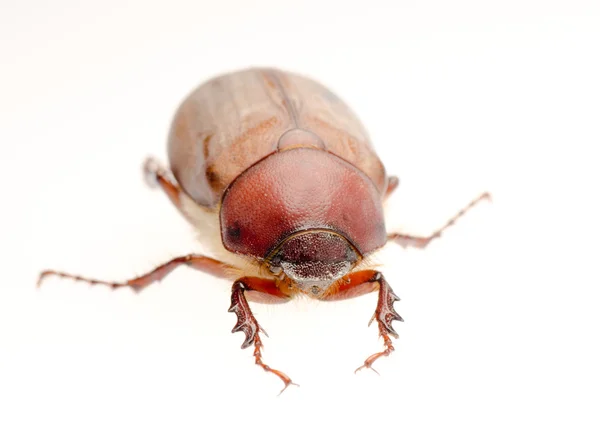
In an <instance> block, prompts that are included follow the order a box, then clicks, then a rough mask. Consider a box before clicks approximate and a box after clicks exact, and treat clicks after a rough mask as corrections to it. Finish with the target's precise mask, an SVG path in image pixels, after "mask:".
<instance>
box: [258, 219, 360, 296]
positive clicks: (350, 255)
mask: <svg viewBox="0 0 600 423" xmlns="http://www.w3.org/2000/svg"><path fill="white" fill-rule="evenodd" d="M359 257H360V254H359V253H358V252H357V251H356V249H355V248H354V246H353V245H352V244H350V242H348V240H347V239H346V238H344V237H343V236H341V235H339V234H337V233H336V232H332V231H328V230H309V231H303V232H299V233H296V234H293V235H292V236H290V237H288V238H287V239H285V240H284V241H283V242H282V243H281V244H280V245H279V247H278V248H277V249H276V250H275V253H274V255H273V256H272V257H271V258H270V259H269V263H270V265H271V269H272V270H275V271H276V270H278V268H280V269H281V271H282V272H283V273H284V274H285V275H286V276H287V277H288V278H290V279H291V280H293V281H294V283H295V285H296V287H297V288H298V289H299V290H300V291H302V292H303V293H305V294H308V295H311V296H320V295H322V294H324V293H325V291H326V290H327V288H329V286H330V285H331V284H332V283H333V282H335V281H336V280H338V279H340V278H341V277H343V276H344V275H346V274H347V273H348V272H349V271H350V270H352V268H353V267H354V266H355V264H356V263H357V261H358V260H359Z"/></svg>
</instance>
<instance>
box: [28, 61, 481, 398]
mask: <svg viewBox="0 0 600 423" xmlns="http://www.w3.org/2000/svg"><path fill="white" fill-rule="evenodd" d="M168 156H169V163H170V171H171V172H169V171H168V170H167V169H165V168H163V167H161V166H160V165H159V164H158V162H157V161H156V160H155V159H152V158H149V159H147V160H146V162H145V164H144V173H145V175H146V177H147V178H148V180H149V182H151V183H152V185H155V186H158V187H160V188H161V189H162V191H163V192H164V193H165V194H166V195H167V197H168V198H169V200H170V201H171V202H172V203H173V205H175V207H176V208H177V209H178V210H179V211H180V212H181V213H182V214H183V216H184V217H185V218H186V219H187V220H188V221H189V222H190V223H191V224H192V225H193V226H194V227H195V228H196V229H197V232H198V234H199V236H200V239H201V242H202V243H203V244H204V245H205V246H206V247H208V249H209V250H210V251H211V255H212V257H209V256H204V255H198V254H189V255H186V256H181V257H176V258H174V259H172V260H170V261H168V262H166V263H164V264H162V265H160V266H158V267H157V268H155V269H154V270H152V271H150V272H149V273H147V274H144V275H142V276H139V277H137V278H134V279H130V280H128V281H126V282H124V283H122V282H106V281H99V280H95V279H91V278H84V277H81V276H77V275H72V274H68V273H64V272H59V271H55V270H45V271H43V272H42V273H41V274H40V278H39V280H38V286H39V285H40V284H41V282H42V280H43V279H44V278H46V277H47V276H50V275H56V276H60V277H65V278H71V279H75V280H78V281H83V282H87V283H91V284H103V285H109V286H111V287H113V288H120V287H125V286H128V287H131V288H133V289H135V290H136V291H140V290H142V289H143V288H145V287H146V286H148V285H149V284H151V283H152V282H155V281H159V280H161V279H162V278H164V277H165V276H166V275H167V274H168V273H170V272H171V271H172V270H173V269H175V268H177V267H178V266H180V265H187V266H189V267H192V268H194V269H196V270H199V271H202V272H205V273H209V274H212V275H214V276H217V277H220V278H224V279H228V280H230V281H232V282H233V284H232V291H231V307H230V308H229V311H230V312H233V313H235V315H236V317H237V323H236V325H235V327H234V328H233V330H232V332H238V331H241V332H243V333H244V334H245V340H244V342H243V344H242V348H247V347H249V346H251V345H254V357H255V362H256V364H257V365H259V366H261V367H262V368H263V369H264V370H265V371H267V372H270V373H273V374H275V375H276V376H278V377H279V378H280V379H281V380H282V381H283V383H284V387H283V389H282V392H283V390H285V389H286V388H287V387H288V386H289V385H290V384H293V382H292V380H291V379H290V378H289V377H288V376H287V375H286V374H285V373H283V372H281V371H279V370H276V369H273V368H271V367H269V366H268V365H266V364H265V363H264V362H263V357H262V347H263V344H262V341H261V332H263V333H264V331H263V330H262V328H261V326H260V325H259V323H258V322H257V320H256V318H255V317H254V315H253V314H252V311H251V308H250V306H249V303H248V301H256V302H268V303H274V302H276V303H283V302H286V301H289V300H290V299H291V298H293V297H294V296H297V295H306V296H308V297H311V298H313V299H316V300H322V301H331V300H341V299H347V298H352V297H356V296H360V295H364V294H367V293H371V292H374V291H378V301H377V306H376V309H375V314H374V315H373V318H372V319H371V322H373V321H376V322H377V324H378V326H379V334H380V336H381V337H382V339H383V343H384V346H385V348H384V350H383V351H381V352H378V353H375V354H373V355H371V356H370V357H368V358H367V359H366V360H365V361H364V363H363V364H362V366H360V367H359V368H358V369H356V371H358V370H360V369H362V368H372V365H373V363H374V362H375V361H376V360H377V359H379V358H380V357H383V356H388V355H389V354H390V353H391V352H392V351H394V347H393V345H392V340H391V337H395V338H397V337H398V334H397V333H396V331H395V330H394V328H393V327H392V322H393V321H394V320H397V321H402V318H401V317H400V315H399V314H398V313H397V312H396V310H395V309H394V302H396V301H398V300H399V298H398V296H396V294H395V293H394V291H393V290H392V288H391V286H390V285H389V284H388V282H387V281H386V279H385V278H384V276H383V275H382V274H381V273H380V272H379V271H377V270H375V269H371V268H369V266H368V261H367V260H365V258H367V257H369V256H370V255H371V254H373V252H375V251H377V250H378V249H380V248H381V247H383V246H384V245H385V244H386V243H387V242H388V241H394V242H397V243H398V244H400V245H402V246H403V247H407V246H413V247H417V248H423V247H425V246H426V245H428V244H429V243H430V242H431V241H432V240H433V239H435V238H437V237H439V236H440V235H441V234H442V231H443V230H444V229H446V228H447V227H448V226H450V225H452V224H453V223H454V222H455V220H456V219H457V218H458V217H459V216H461V215H462V214H463V213H464V212H465V211H466V210H468V209H469V208H471V207H473V206H474V205H475V204H476V203H477V202H479V201H480V200H482V199H484V198H489V194H488V193H485V194H482V195H480V196H479V197H477V198H476V199H474V200H473V201H472V202H471V203H470V204H469V205H467V206H466V207H465V208H464V209H463V210H461V211H460V212H459V213H458V214H457V215H456V216H454V217H453V218H452V219H450V220H449V221H448V223H447V224H446V225H444V226H443V227H441V228H440V229H438V230H436V231H434V232H433V233H432V234H431V235H430V236H428V237H417V236H413V235H408V234H402V233H392V234H388V233H387V232H386V228H385V222H384V217H383V203H384V200H385V199H386V198H387V197H388V196H389V195H390V194H391V193H392V192H393V191H394V190H395V189H396V187H397V186H398V178H396V177H394V176H388V175H387V174H386V170H385V167H384V165H383V163H382V162H381V160H380V159H379V157H378V156H377V154H376V153H375V150H374V148H373V145H372V144H371V141H370V140H369V137H368V135H367V132H366V131H365V129H364V127H363V125H362V124H361V122H360V121H359V120H358V118H357V117H356V116H355V115H354V113H353V112H352V110H351V109H350V108H349V107H348V106H347V105H346V104H345V103H344V102H343V101H342V100H341V99H340V98H339V97H337V96H336V95H335V94H334V93H332V92H331V91H329V90H328V89H327V88H325V87H324V86H323V85H321V84H320V83H318V82H316V81H313V80H311V79H309V78H306V77H304V76H300V75H298V74H294V73H289V72H284V71H281V70H277V69H269V68H251V69H245V70H241V71H237V72H232V73H228V74H224V75H221V76H218V77H214V78H212V79H210V80H208V81H207V82H205V83H204V84H202V85H200V86H199V87H198V88H197V89H196V90H195V91H193V92H192V93H191V94H190V95H189V96H188V97H187V98H186V99H185V100H184V101H183V103H182V104H181V105H180V106H179V109H178V110H177V112H176V114H175V117H174V119H173V122H172V125H171V129H170V133H169V139H168ZM369 324H370V323H369Z"/></svg>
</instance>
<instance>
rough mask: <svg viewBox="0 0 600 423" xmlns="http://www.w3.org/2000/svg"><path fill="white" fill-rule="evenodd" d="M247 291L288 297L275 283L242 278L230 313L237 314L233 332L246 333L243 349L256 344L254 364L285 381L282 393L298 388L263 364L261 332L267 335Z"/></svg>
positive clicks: (234, 289) (233, 290)
mask: <svg viewBox="0 0 600 423" xmlns="http://www.w3.org/2000/svg"><path fill="white" fill-rule="evenodd" d="M246 291H249V292H252V291H259V292H263V293H265V294H268V295H271V296H276V297H278V298H279V299H288V297H287V296H286V295H285V294H283V293H281V291H279V290H278V289H277V287H276V285H275V281H271V280H268V279H261V278H254V277H246V278H241V279H239V280H237V281H236V282H235V283H234V284H233V287H232V290H231V307H230V308H229V311H230V312H231V313H235V315H236V316H237V323H236V325H235V326H234V327H233V330H232V332H244V335H246V339H245V340H244V343H243V344H242V348H248V347H249V346H250V345H252V344H254V362H255V363H256V365H258V366H260V367H262V368H263V369H264V371H265V372H269V373H273V374H274V375H276V376H277V377H278V378H279V379H281V380H282V381H283V383H284V386H283V389H282V390H281V392H283V391H285V390H286V388H287V387H288V386H290V385H296V386H298V385H297V384H295V383H294V382H292V379H290V378H289V376H288V375H286V374H285V373H283V372H282V371H279V370H275V369H273V368H271V367H269V366H268V365H266V364H265V363H264V362H263V360H262V353H261V349H262V347H263V344H262V341H261V339H260V332H262V333H264V334H265V335H267V333H266V332H265V331H264V329H263V328H261V327H260V325H259V324H258V322H257V321H256V318H255V317H254V315H253V314H252V310H250V306H249V305H248V300H247V299H246V295H245V292H246ZM267 336H268V335H267ZM281 392H280V394H281Z"/></svg>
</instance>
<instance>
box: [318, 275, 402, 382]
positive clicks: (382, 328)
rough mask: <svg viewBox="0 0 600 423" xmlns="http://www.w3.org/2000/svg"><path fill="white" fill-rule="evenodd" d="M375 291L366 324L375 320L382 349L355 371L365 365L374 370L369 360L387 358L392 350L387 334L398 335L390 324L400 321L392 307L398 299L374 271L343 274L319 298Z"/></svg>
mask: <svg viewBox="0 0 600 423" xmlns="http://www.w3.org/2000/svg"><path fill="white" fill-rule="evenodd" d="M375 290H379V297H378V300H377V307H376V309H375V314H373V317H372V318H371V320H370V321H369V325H371V323H373V321H374V320H375V321H377V324H378V326H379V336H381V338H383V344H384V346H385V349H384V350H383V351H381V352H378V353H375V354H373V355H371V356H369V357H368V358H367V359H366V360H365V362H364V364H363V365H362V366H360V367H359V368H358V369H356V370H355V372H358V371H359V370H360V369H363V368H367V369H371V370H373V371H374V372H375V373H377V371H376V370H375V369H374V368H373V363H374V362H375V361H376V360H377V359H379V358H381V357H387V356H388V355H390V354H391V353H392V352H393V351H394V346H393V345H392V340H391V338H390V336H393V337H394V338H398V333H396V331H395V330H394V328H393V327H392V322H393V321H394V320H398V321H400V322H403V321H404V320H403V319H402V317H400V315H399V314H398V313H397V312H396V310H394V302H396V301H399V300H400V298H398V296H397V295H396V294H394V291H392V287H390V285H389V284H388V283H387V281H386V280H385V278H384V277H383V275H382V274H381V273H379V272H378V271H376V270H361V271H358V272H354V273H350V274H349V275H346V276H344V277H343V278H342V279H340V280H339V281H337V283H336V284H334V285H333V286H332V288H331V289H330V291H328V292H326V293H325V295H324V297H323V300H344V299H347V298H353V297H358V296H360V295H364V294H368V293H369V292H373V291H375Z"/></svg>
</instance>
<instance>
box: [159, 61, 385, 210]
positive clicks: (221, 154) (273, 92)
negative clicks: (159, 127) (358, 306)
mask: <svg viewBox="0 0 600 423" xmlns="http://www.w3.org/2000/svg"><path fill="white" fill-rule="evenodd" d="M295 130H301V131H299V132H298V133H296V134H295V135H294V136H293V137H292V138H294V140H295V141H294V140H291V138H286V134H291V133H294V132H295ZM299 133H305V134H310V135H309V136H307V137H305V139H304V140H300V144H306V143H309V144H310V143H313V144H314V145H313V146H314V147H318V148H321V149H323V150H326V151H328V152H330V153H332V154H335V155H336V156H338V157H341V158H342V159H344V160H346V161H347V162H349V163H351V164H353V165H354V166H356V167H357V168H358V169H360V170H361V171H362V172H364V173H365V174H366V175H367V177H368V178H370V179H371V180H372V181H373V183H374V184H375V186H376V187H377V189H378V190H379V192H380V193H383V192H384V191H385V186H386V183H387V182H386V177H385V170H384V168H383V165H382V164H381V162H380V161H379V159H378V158H377V156H376V154H375V153H374V151H373V148H372V147H371V144H370V141H369V139H368V136H367V134H366V131H365V130H364V128H363V127H362V124H361V123H360V121H359V120H358V119H357V118H356V116H355V115H354V114H353V112H352V111H351V110H350V108H349V107H348V106H347V105H346V104H345V103H343V102H342V101H341V100H340V99H339V98H338V97H337V96H335V94H333V93H332V92H331V91H329V90H328V89H327V88H325V87H324V86H322V85H321V84H319V83H317V82H315V81H312V80H310V79H308V78H304V77H301V76H298V75H295V74H291V73H285V72H281V71H278V70H274V69H248V70H244V71H240V72H234V73H230V74H226V75H223V76H220V77H217V78H214V79H211V80H210V81H208V82H206V83H205V84H203V85H201V86H200V87H199V88H198V89H196V90H195V91H194V92H193V93H192V94H191V95H190V96H189V97H188V98H187V99H186V100H185V101H184V102H183V103H182V105H181V106H180V107H179V110H178V112H177V114H176V116H175V119H174V121H173V124H172V127H171V132H170V136H169V146H168V149H169V159H170V162H171V169H172V171H173V174H174V176H175V178H176V179H177V181H178V182H179V184H180V185H181V187H182V189H183V190H184V191H185V192H186V193H187V194H188V195H189V196H190V197H191V198H192V199H193V200H194V201H196V202H197V203H198V204H201V205H203V206H207V207H215V206H217V205H218V204H219V201H220V200H221V196H222V194H223V192H224V191H225V190H226V189H227V187H228V186H229V184H230V183H231V182H232V181H233V180H234V179H235V178H236V177H237V176H239V175H240V174H241V173H242V172H244V171H245V170H246V169H248V168H249V167H251V166H252V165H253V164H255V163H256V162H258V161H259V160H261V159H263V158H265V157H266V156H268V155H269V154H271V153H273V152H275V151H277V150H278V149H280V148H288V147H289V145H288V144H289V143H288V141H289V142H297V141H298V134H299ZM300 138H301V137H300Z"/></svg>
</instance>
